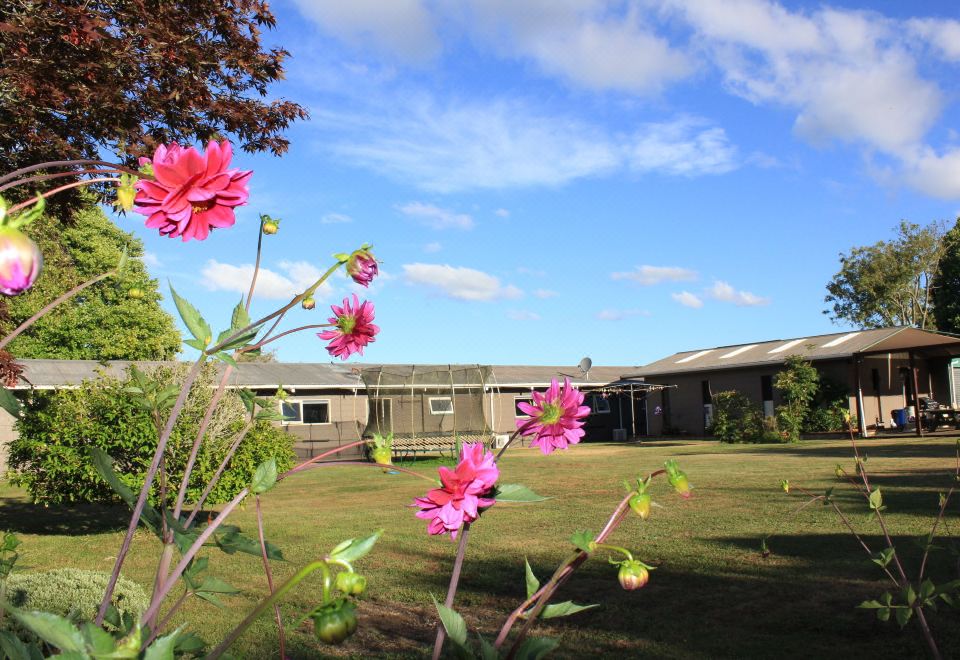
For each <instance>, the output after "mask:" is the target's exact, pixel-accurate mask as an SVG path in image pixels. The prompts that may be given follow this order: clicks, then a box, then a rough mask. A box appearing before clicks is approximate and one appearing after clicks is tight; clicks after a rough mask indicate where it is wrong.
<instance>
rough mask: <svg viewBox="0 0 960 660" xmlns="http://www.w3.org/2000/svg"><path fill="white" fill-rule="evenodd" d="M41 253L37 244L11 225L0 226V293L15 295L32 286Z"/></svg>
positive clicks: (39, 263) (37, 272)
mask: <svg viewBox="0 0 960 660" xmlns="http://www.w3.org/2000/svg"><path fill="white" fill-rule="evenodd" d="M41 268H43V255H41V254H40V249H39V248H38V247H37V244H36V243H34V242H33V241H31V240H30V239H29V238H27V236H26V235H25V234H23V232H21V231H19V230H18V229H14V228H13V227H0V293H2V294H3V295H5V296H15V295H17V294H19V293H23V292H24V291H26V290H27V289H29V288H30V287H32V286H33V283H34V281H36V279H37V276H38V275H39V274H40V269H41Z"/></svg>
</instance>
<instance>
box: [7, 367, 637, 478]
mask: <svg viewBox="0 0 960 660" xmlns="http://www.w3.org/2000/svg"><path fill="white" fill-rule="evenodd" d="M21 364H22V365H23V366H24V372H23V375H22V379H21V381H20V383H19V384H18V385H17V387H16V388H15V389H16V390H20V391H22V392H24V393H26V392H27V391H28V390H30V389H63V388H72V387H77V386H78V385H79V384H80V383H81V382H83V381H85V380H90V379H92V378H96V377H98V375H100V374H105V375H109V376H113V377H123V375H124V374H125V373H126V371H127V369H129V367H130V366H131V364H133V363H131V362H125V361H110V362H98V361H94V360H23V361H22V362H21ZM136 364H137V366H138V367H140V368H143V369H148V368H149V367H151V366H158V365H160V364H163V363H157V362H138V363H136ZM220 368H221V369H222V368H223V365H221V366H220ZM636 370H637V367H629V366H623V367H601V366H597V367H591V368H589V369H587V370H581V369H579V368H578V367H541V366H520V365H499V366H496V365H494V366H491V365H391V364H342V363H284V362H264V363H242V364H240V365H239V366H238V367H237V368H236V369H234V370H232V372H231V374H230V376H229V380H228V383H229V384H228V386H229V387H230V388H242V389H248V390H252V391H254V392H255V393H256V394H257V395H258V396H272V395H274V394H276V393H277V392H278V391H281V390H282V391H283V392H284V393H285V396H284V399H283V400H282V401H281V402H279V403H278V406H279V407H280V411H281V412H282V414H283V416H284V417H285V420H284V421H283V422H280V424H281V426H282V427H283V429H284V430H285V431H286V432H287V433H290V434H291V435H294V436H296V438H297V442H296V445H295V447H296V451H297V454H298V456H299V457H300V458H301V459H306V458H311V457H313V456H316V455H317V454H319V453H321V452H324V451H327V450H329V449H331V448H334V447H337V446H342V445H344V444H348V443H352V442H355V441H357V440H359V439H361V438H363V437H369V436H370V435H371V434H372V433H373V432H382V433H386V432H392V433H394V434H395V435H396V436H397V438H398V439H400V441H401V442H402V443H405V444H406V446H411V447H412V446H419V447H426V446H431V445H444V444H446V445H448V446H455V444H456V442H457V441H467V440H471V439H484V440H487V441H493V442H497V441H501V442H502V438H503V437H504V436H507V435H509V434H510V433H512V432H513V431H514V430H515V429H516V421H517V419H523V417H524V413H523V411H522V410H521V409H520V408H519V407H518V406H517V404H518V403H519V402H521V401H529V400H530V393H531V390H544V389H545V388H546V387H548V386H549V385H550V382H551V380H552V379H554V378H556V379H560V380H562V379H563V378H570V380H571V382H573V384H574V385H576V386H577V387H579V388H581V389H583V390H584V392H585V393H586V403H587V405H589V406H590V408H591V410H592V411H593V412H592V414H591V415H590V416H589V418H588V419H587V423H586V426H585V429H586V431H587V436H586V438H585V439H586V440H587V441H592V440H604V441H611V440H613V441H616V440H627V439H628V438H631V437H636V436H641V435H646V434H647V433H648V428H647V418H648V414H647V412H648V411H647V405H646V398H647V391H648V390H650V389H651V388H652V386H651V385H649V384H647V383H646V382H644V381H642V380H640V379H630V378H624V375H625V374H627V373H629V372H633V371H636ZM4 415H5V414H4ZM13 433H14V431H13V428H12V419H11V418H10V417H9V416H5V417H4V419H3V420H2V422H0V442H2V444H3V446H6V444H7V442H9V440H11V439H12V437H13V436H12V434H13ZM498 438H499V440H498Z"/></svg>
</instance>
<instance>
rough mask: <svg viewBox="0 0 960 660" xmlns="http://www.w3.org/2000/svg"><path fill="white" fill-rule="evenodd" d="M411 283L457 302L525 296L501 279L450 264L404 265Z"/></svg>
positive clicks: (405, 273) (406, 275)
mask: <svg viewBox="0 0 960 660" xmlns="http://www.w3.org/2000/svg"><path fill="white" fill-rule="evenodd" d="M403 272H404V276H405V278H406V280H407V282H408V283H410V284H416V285H420V286H425V287H428V288H431V289H434V290H436V291H438V292H439V293H441V294H443V295H445V296H447V297H449V298H456V299H457V300H471V301H474V300H482V301H489V300H499V299H504V298H506V299H514V298H520V297H521V296H523V292H522V291H520V289H518V288H517V287H515V286H513V285H512V284H508V285H505V286H504V285H502V284H501V283H500V280H499V278H497V277H494V276H493V275H490V274H489V273H484V272H483V271H479V270H474V269H473V268H464V267H462V266H460V267H455V266H449V265H446V264H420V263H416V264H404V265H403Z"/></svg>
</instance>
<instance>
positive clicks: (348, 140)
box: [313, 97, 739, 193]
mask: <svg viewBox="0 0 960 660" xmlns="http://www.w3.org/2000/svg"><path fill="white" fill-rule="evenodd" d="M446 103H447V104H446V106H445V107H444V106H441V105H438V104H437V103H435V102H433V101H431V100H428V99H424V98H422V97H421V98H418V99H416V100H414V101H408V100H405V99H398V100H396V102H394V101H391V102H389V103H388V102H384V103H381V104H379V105H377V106H376V107H375V108H374V107H358V108H356V109H354V110H352V111H351V112H349V113H346V112H344V113H333V112H330V111H328V110H324V109H317V110H314V112H313V118H314V122H315V124H316V125H318V126H322V127H326V128H327V129H328V130H330V131H335V132H336V133H335V136H334V137H331V138H329V139H325V140H324V143H323V146H322V148H324V149H330V150H332V151H333V153H334V154H335V155H336V156H337V157H339V158H343V159H344V160H347V161H349V162H352V163H354V164H356V165H359V166H361V167H365V168H367V169H371V170H373V171H376V172H379V173H381V174H385V175H388V176H391V177H394V178H397V179H400V180H403V181H409V182H412V183H413V184H415V185H417V186H419V187H421V188H423V189H425V190H430V191H437V192H443V193H449V192H456V191H461V190H471V189H491V188H492V189H500V188H514V187H527V186H558V185H563V184H566V183H568V182H570V181H574V180H578V179H583V178H587V177H594V176H600V175H604V174H609V173H611V172H616V171H618V170H621V171H622V170H627V169H630V170H633V171H635V172H639V173H648V172H660V173H664V174H668V175H680V176H698V175H708V174H723V173H725V172H729V171H730V170H732V169H735V168H736V167H737V166H738V164H739V163H738V157H737V149H736V147H735V146H734V145H732V144H731V143H730V141H729V139H728V137H727V135H726V133H725V132H724V130H723V129H722V128H720V127H717V126H714V125H711V124H710V123H709V122H708V121H707V120H705V119H702V118H697V117H689V116H685V117H680V118H678V119H676V120H672V121H668V122H661V123H645V124H640V125H638V126H637V127H636V128H635V129H633V130H630V131H627V132H626V133H624V132H615V131H614V130H613V129H612V128H610V127H605V126H603V125H601V124H599V123H588V122H585V121H583V120H580V119H576V118H573V117H570V116H558V115H554V114H550V113H547V112H544V111H541V110H538V109H536V108H534V107H532V106H531V105H530V104H529V103H524V102H521V101H517V100H502V99H501V100H492V101H487V102H483V101H475V102H469V103H467V102H459V101H450V102H446ZM384 106H387V107H390V108H392V112H385V111H384Z"/></svg>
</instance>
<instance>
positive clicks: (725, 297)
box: [707, 280, 770, 307]
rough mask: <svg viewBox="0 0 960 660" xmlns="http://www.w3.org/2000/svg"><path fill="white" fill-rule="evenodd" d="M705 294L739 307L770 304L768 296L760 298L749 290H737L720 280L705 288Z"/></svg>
mask: <svg viewBox="0 0 960 660" xmlns="http://www.w3.org/2000/svg"><path fill="white" fill-rule="evenodd" d="M707 295H708V296H710V297H711V298H713V299H714V300H720V301H722V302H729V303H733V304H734V305H737V306H739V307H756V306H761V305H769V304H770V299H769V298H762V297H760V296H758V295H755V294H753V293H750V292H749V291H738V290H736V289H734V288H733V287H732V286H730V284H728V283H727V282H723V281H721V280H717V281H716V282H714V283H713V286H712V287H710V288H709V289H707Z"/></svg>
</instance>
